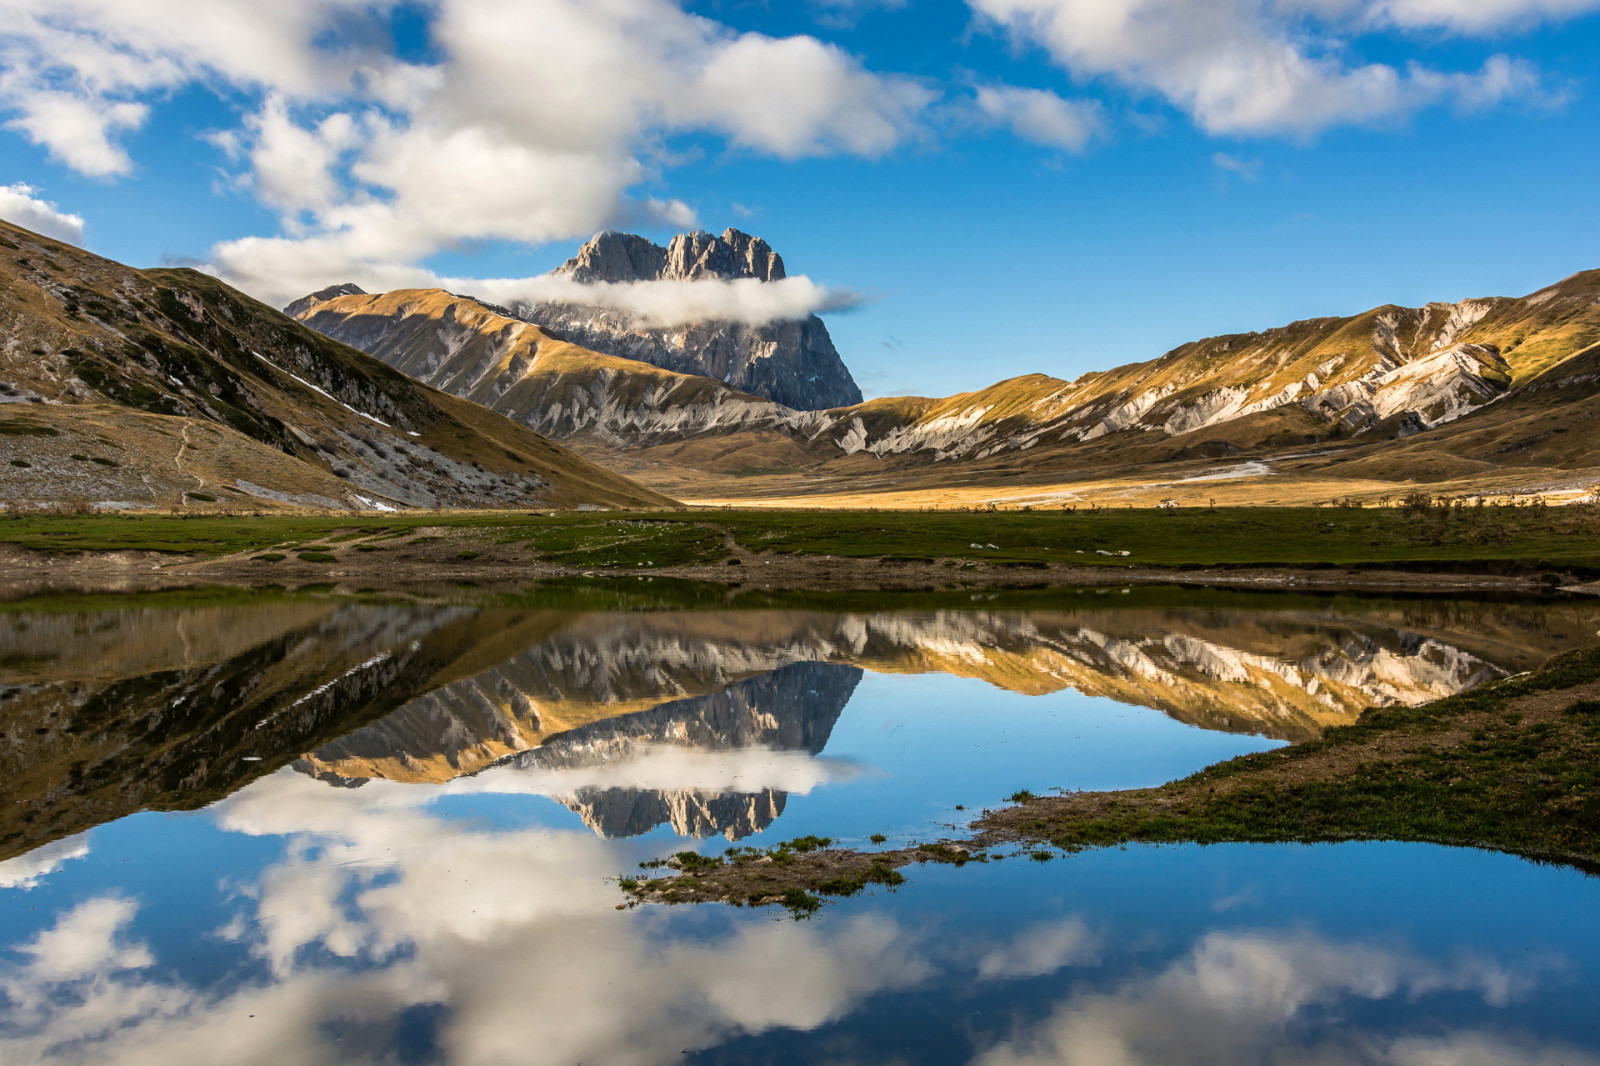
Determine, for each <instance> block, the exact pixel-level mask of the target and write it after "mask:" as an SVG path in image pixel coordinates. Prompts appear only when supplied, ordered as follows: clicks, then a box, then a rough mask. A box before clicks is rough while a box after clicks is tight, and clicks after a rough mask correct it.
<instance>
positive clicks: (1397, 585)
mask: <svg viewBox="0 0 1600 1066" xmlns="http://www.w3.org/2000/svg"><path fill="white" fill-rule="evenodd" d="M473 544H474V547H476V548H478V549H479V550H478V552H477V554H476V556H475V557H474V558H472V559H470V560H464V559H461V558H459V556H460V554H462V551H464V550H469V549H459V548H456V546H455V545H453V544H452V545H450V546H447V547H446V548H444V549H442V550H429V551H421V552H416V553H411V555H410V557H406V558H394V557H392V556H384V557H369V558H363V557H359V556H357V557H352V558H349V559H341V560H339V561H337V562H333V563H320V562H308V561H304V560H301V559H299V558H297V557H295V556H292V555H285V556H284V557H282V558H279V559H276V560H272V561H270V562H261V561H257V560H258V557H259V556H260V555H261V554H262V553H259V552H246V553H238V554H233V555H226V556H222V557H220V558H208V557H203V556H196V555H192V554H180V553H165V552H151V551H82V552H42V551H36V550H31V549H26V548H19V547H17V546H16V545H14V544H5V543H0V600H15V599H21V598H26V597H32V596H47V595H52V594H73V593H107V592H129V593H139V592H157V591H167V590H175V589H185V588H198V587H205V586H232V587H237V588H289V589H294V588H299V587H304V586H311V585H315V586H318V587H319V588H327V587H328V586H329V585H330V584H331V585H333V586H335V587H336V588H343V589H348V590H350V591H362V592H372V593H384V592H395V593H404V592H408V591H412V590H415V589H418V588H426V587H429V586H439V587H448V586H461V585H472V586H478V587H484V588H495V587H506V586H521V585H526V584H529V583H533V582H539V581H559V580H568V579H575V578H586V579H610V580H618V581H632V580H640V579H645V578H652V579H653V578H662V579H670V580H677V581H689V582H697V583H703V584H709V585H721V586H723V587H725V588H727V589H729V590H730V591H731V590H737V589H745V590H752V589H759V590H768V591H814V592H912V591H961V590H966V589H970V590H973V591H983V590H1004V589H1054V588H1059V589H1074V588H1096V589H1114V588H1121V587H1132V586H1150V585H1168V586H1180V587H1190V588H1216V589H1230V590H1250V591H1296V592H1352V593H1411V594H1416V595H1448V594H1461V593H1501V594H1503V593H1512V594H1520V595H1533V594H1548V593H1552V592H1563V593H1578V594H1587V595H1597V594H1600V582H1592V581H1586V580H1584V579H1583V577H1579V576H1575V575H1551V576H1556V577H1557V580H1555V581H1552V580H1551V579H1550V576H1547V575H1550V574H1551V572H1550V571H1533V570H1529V571H1524V572H1515V571H1512V572H1492V571H1489V570H1484V569H1472V568H1468V567H1465V566H1449V565H1445V566H1433V565H1430V566H1427V567H1405V568H1399V567H1386V566H1378V565H1374V566H1370V567H1368V566H1336V565H1331V564H1310V565H1305V564H1293V565H1272V566H1253V565H1239V566H1212V567H1196V566H1170V567H1169V566H1150V565H1098V566H1097V565H1092V564H1091V565H1074V564H1071V563H1050V564H1044V565H1032V566H1015V565H1009V566H1008V565H1006V564H1003V563H1002V564H992V563H985V562H982V561H974V560H971V559H965V558H960V557H955V558H951V559H938V558H935V559H933V560H931V561H922V560H901V559H895V558H893V557H882V556H879V557H867V558H857V557H836V556H815V555H780V554H776V553H770V552H764V553H759V554H758V553H751V552H741V551H737V550H736V551H735V552H733V553H731V555H732V557H734V558H738V559H739V562H738V564H737V565H728V564H726V563H724V564H721V565H697V566H660V567H648V568H646V567H627V568H624V567H572V566H556V565H548V564H540V563H537V562H533V561H530V560H528V559H527V558H526V557H525V556H524V557H521V558H518V557H516V556H515V555H514V554H513V553H511V552H497V551H495V550H493V546H491V545H480V544H478V543H477V542H473ZM1584 576H1587V575H1584Z"/></svg>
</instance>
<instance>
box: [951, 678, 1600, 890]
mask: <svg viewBox="0 0 1600 1066" xmlns="http://www.w3.org/2000/svg"><path fill="white" fill-rule="evenodd" d="M1578 686H1586V687H1584V688H1579V687H1578ZM1596 694H1600V649H1591V650H1585V651H1580V652H1572V653H1568V654H1566V655H1563V656H1558V657H1557V658H1555V659H1553V660H1551V662H1549V663H1548V664H1546V665H1545V666H1544V667H1543V668H1541V669H1540V670H1539V671H1537V672H1536V673H1533V674H1530V675H1526V676H1523V677H1519V678H1514V679H1511V680H1508V681H1503V682H1500V683H1497V684H1493V685H1487V686H1485V687H1483V688H1481V689H1477V690H1475V691H1472V692H1468V693H1464V694H1461V695H1458V696H1452V697H1449V698H1448V699H1443V700H1439V701H1436V702H1434V703H1430V704H1426V705H1424V706H1421V707H1414V708H1407V707H1397V708H1382V709H1378V708H1374V709H1372V710H1369V711H1367V712H1366V713H1365V714H1363V715H1362V716H1361V718H1360V720H1359V721H1357V722H1356V723H1355V724H1354V725H1350V726H1344V727H1339V728H1334V729H1330V730H1328V732H1327V733H1326V734H1325V735H1324V736H1323V737H1322V738H1321V739H1320V740H1316V741H1311V742H1309V743H1305V744H1299V745H1295V746H1293V747H1289V748H1283V749H1279V750H1277V751H1271V752H1263V753H1259V754H1255V755H1248V756H1244V757H1242V758H1238V759H1233V760H1230V761H1228V762H1224V763H1220V764H1218V765H1216V766H1213V767H1210V768H1208V769H1206V770H1203V771H1201V772H1200V773H1198V774H1195V775H1193V776H1191V777H1188V778H1185V779H1183V780H1181V781H1175V782H1172V783H1171V784H1168V785H1164V786H1162V787H1160V788H1155V789H1141V790H1137V791H1132V792H1109V793H1079V794H1072V795H1065V796H1061V797H1052V798H1049V799H1040V800H1035V801H1032V802H1029V803H1025V804H1023V805H1021V806H1020V807H1014V808H1010V809H1007V810H1001V811H994V812H990V813H989V814H988V815H986V817H985V818H984V819H982V820H980V822H979V823H978V828H979V829H980V831H981V832H982V833H987V834H990V835H991V836H996V837H1005V836H1008V835H1009V836H1015V837H1017V838H1019V839H1028V840H1047V841H1049V842H1050V843H1052V844H1054V845H1055V846H1057V847H1060V848H1064V849H1068V850H1071V849H1077V848H1083V847H1096V846H1104V845H1114V844H1123V843H1129V842H1135V841H1142V842H1149V843H1173V842H1197V843H1201V844H1211V843H1221V842H1224V841H1256V842H1277V841H1295V842H1303V843H1311V842H1319V841H1337V840H1404V841H1417V842H1428V843H1435V844H1453V845H1461V846H1467V847H1480V848H1489V849H1492V850H1495V851H1505V852H1511V853H1513V854H1518V855H1524V856H1527V857H1529V858H1534V859H1539V860H1543V861H1551V862H1559V863H1564V864H1568V865H1573V866H1578V867H1581V868H1584V869H1589V870H1600V714H1596V713H1595V709H1596V708H1597V707H1600V704H1597V703H1596V701H1595V699H1594V696H1595V695H1596Z"/></svg>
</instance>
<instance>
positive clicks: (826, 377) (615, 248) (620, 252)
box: [285, 229, 861, 410]
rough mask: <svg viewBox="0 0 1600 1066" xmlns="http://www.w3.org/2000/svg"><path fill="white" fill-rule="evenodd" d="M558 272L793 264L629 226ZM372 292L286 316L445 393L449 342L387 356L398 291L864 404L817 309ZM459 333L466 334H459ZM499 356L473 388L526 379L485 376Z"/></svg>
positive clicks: (596, 346)
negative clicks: (663, 315) (660, 317)
mask: <svg viewBox="0 0 1600 1066" xmlns="http://www.w3.org/2000/svg"><path fill="white" fill-rule="evenodd" d="M551 273H552V275H553V276H555V277H560V278H566V279H570V280H571V281H575V282H578V283H579V284H583V285H607V286H609V285H627V284H631V283H636V282H694V281H706V280H737V279H749V280H753V281H757V282H777V281H782V280H783V279H784V278H785V276H786V275H785V273H784V268H783V259H782V258H781V257H780V256H779V255H778V253H776V252H774V251H773V250H772V249H771V248H770V247H768V246H767V243H766V242H765V241H763V240H761V239H760V238H758V237H751V236H750V235H749V234H745V233H740V232H739V231H738V230H735V229H729V230H727V231H726V232H725V233H723V235H722V236H721V237H713V236H712V235H711V234H709V233H682V234H679V235H678V236H676V237H674V238H673V239H672V241H671V243H670V244H668V245H667V246H666V247H665V248H663V247H661V246H660V245H658V244H654V243H652V242H651V241H648V240H646V239H645V238H643V237H638V236H634V235H633V234H629V233H601V234H599V235H598V236H596V237H594V238H592V239H591V240H590V241H589V242H588V243H587V244H585V245H584V246H583V247H582V248H581V249H579V251H578V254H577V255H576V256H574V257H573V258H571V259H569V260H567V262H566V263H565V264H563V265H562V266H560V267H558V268H556V269H555V270H554V271H552V272H551ZM366 295H367V294H366V293H364V292H362V291H361V289H359V288H357V287H356V286H354V285H336V286H333V287H331V288H328V289H324V290H322V291H321V292H318V293H314V294H312V295H311V296H307V297H305V298H304V299H301V300H296V301H295V302H294V303H292V304H290V305H289V306H288V307H287V308H285V311H286V313H288V314H289V315H290V316H292V317H294V318H296V319H299V320H300V321H303V322H305V323H307V324H308V325H310V326H312V327H313V328H315V329H318V330H320V331H322V332H323V333H326V334H327V335H328V336H330V337H334V338H336V339H339V340H342V341H344V342H346V343H348V344H353V345H355V346H356V347H359V348H361V349H362V350H363V351H367V352H370V353H371V354H374V355H378V356H379V358H382V359H384V360H385V361H386V362H389V363H390V364H391V365H393V366H397V367H399V368H400V369H402V370H405V371H406V372H407V373H409V374H411V375H413V376H414V377H417V378H419V379H421V380H423V381H427V382H429V383H430V384H436V385H439V387H441V388H445V389H451V386H450V385H448V384H445V382H446V381H447V380H450V378H451V377H452V376H453V375H448V374H441V373H438V372H437V371H438V369H439V366H440V365H441V364H446V363H448V364H452V365H459V360H458V359H457V358H456V356H457V354H458V353H457V352H456V351H455V350H453V349H452V348H451V345H450V343H449V342H446V343H445V345H444V346H443V347H438V348H435V349H433V350H431V351H428V352H420V351H418V349H417V346H416V342H415V336H414V335H413V336H412V338H411V340H410V342H409V343H408V344H407V345H406V346H405V347H407V348H408V349H409V352H410V355H411V356H412V358H410V359H403V358H401V357H399V356H398V355H394V356H392V355H391V354H389V353H390V351H391V347H392V346H391V345H390V344H388V343H386V340H385V338H384V336H383V335H382V334H383V323H381V322H378V321H374V316H378V317H380V318H381V317H388V318H391V319H394V321H395V322H396V323H398V321H399V319H398V318H396V317H395V301H394V300H393V299H392V298H393V297H395V296H401V298H402V301H403V302H405V303H406V304H407V306H415V305H417V304H418V303H419V302H420V303H421V304H429V305H437V304H440V303H446V302H452V301H454V302H456V303H458V304H462V305H464V304H476V305H477V306H478V307H479V308H480V309H481V310H483V311H492V312H495V313H496V317H497V318H499V319H504V320H510V321H514V322H520V323H525V324H528V325H532V326H535V327H539V328H540V333H539V336H541V337H543V338H547V339H551V340H556V341H568V342H571V343H572V344H573V345H576V346H578V347H580V348H584V349H587V350H589V351H590V352H593V353H598V354H601V355H608V356H613V357H617V358H621V359H626V360H631V361H633V362H635V363H644V364H647V365H649V366H653V367H658V368H660V369H662V370H666V371H671V372H673V373H677V374H683V375H696V376H699V377H705V378H710V379H712V380H714V381H718V382H721V383H723V384H725V385H727V386H728V387H729V388H731V389H733V390H735V391H737V392H741V393H744V394H748V395H752V396H757V397H762V398H764V399H768V400H772V401H775V402H776V403H779V404H782V405H784V406H786V407H789V408H794V409H797V410H813V409H820V408H827V407H838V406H842V405H848V404H854V403H860V402H861V390H860V389H859V388H857V387H856V383H855V380H854V379H853V378H851V376H850V371H849V369H848V368H847V367H846V366H845V365H844V361H843V360H842V359H840V358H839V353H838V351H837V350H835V349H834V347H833V341H832V340H831V339H830V338H829V336H828V328H827V327H826V326H825V325H823V324H822V320H821V319H820V318H818V317H817V316H816V315H808V316H807V317H805V318H803V319H799V320H796V321H781V322H773V323H769V324H767V325H759V326H756V325H749V324H747V323H744V322H737V321H729V320H704V321H695V322H688V323H679V324H673V325H670V326H653V325H650V324H648V323H647V322H646V321H645V320H643V319H641V318H640V317H639V316H637V315H635V314H633V313H630V312H627V311H622V310H616V309H607V308H604V307H600V306H593V305H582V304H572V303H541V304H519V305H517V306H516V307H515V308H514V309H509V310H508V309H506V308H500V307H492V306H490V305H484V304H479V303H478V302H477V301H473V300H462V299H459V298H454V297H451V296H450V295H449V294H447V293H444V292H441V291H434V292H431V293H422V292H415V291H408V292H406V293H404V294H397V293H390V294H387V295H388V297H389V298H387V299H386V298H383V297H380V298H377V299H376V300H368V299H363V297H366ZM375 305H376V306H375ZM379 307H382V310H379ZM418 310H421V309H420V307H419V308H418ZM421 313H423V314H428V312H427V311H421ZM488 328H489V329H490V330H491V331H492V332H493V333H494V334H495V335H496V337H497V338H498V339H500V340H502V341H503V340H504V339H505V335H506V334H508V333H509V334H511V335H512V336H518V335H520V333H521V331H517V330H511V329H508V328H507V326H506V325H505V324H504V323H502V322H495V323H493V324H490V325H489V327H488ZM451 336H452V337H464V336H466V334H465V333H463V332H461V331H456V332H453V333H452V334H451ZM496 362H497V360H496V359H493V358H491V360H490V361H489V364H488V365H487V366H485V367H481V368H479V372H478V373H477V374H476V375H475V376H474V378H473V381H474V384H475V385H479V384H482V385H485V386H486V387H488V388H490V389H491V390H495V391H505V390H507V389H509V388H511V387H512V385H513V384H514V381H515V380H517V379H516V378H514V379H513V380H511V381H500V382H496V381H486V380H485V379H484V376H483V375H484V373H485V372H491V370H492V372H493V373H496V374H501V373H505V372H506V369H507V368H504V367H496V366H495V364H496ZM513 373H514V370H513ZM452 391H453V390H452Z"/></svg>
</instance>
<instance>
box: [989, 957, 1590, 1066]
mask: <svg viewBox="0 0 1600 1066" xmlns="http://www.w3.org/2000/svg"><path fill="white" fill-rule="evenodd" d="M1532 989H1533V977H1532V976H1531V974H1530V973H1528V972H1526V971H1524V972H1516V971H1513V970H1510V969H1508V968H1506V967H1503V966H1500V965H1499V964H1496V963H1492V962H1487V961H1484V960H1481V959H1473V958H1461V959H1458V960H1456V961H1455V962H1454V963H1453V964H1451V965H1440V964H1438V963H1435V962H1431V961H1428V960H1425V959H1419V958H1415V957H1412V956H1409V955H1406V954H1402V953H1400V952H1395V951H1388V950H1385V949H1382V948H1379V947H1375V946H1372V945H1361V944H1337V943H1332V942H1330V941H1327V940H1324V939H1322V938H1320V937H1317V936H1313V935H1310V934H1290V935H1276V934H1269V933H1249V934H1242V933H1213V934H1210V935H1209V936H1207V937H1205V938H1204V939H1203V940H1201V941H1200V943H1199V944H1198V945H1196V946H1195V948H1194V950H1193V951H1191V952H1190V953H1189V955H1188V956H1187V957H1185V958H1183V959H1180V960H1178V961H1177V962H1175V963H1174V964H1173V965H1171V966H1170V967H1169V968H1168V969H1166V970H1165V971H1163V972H1162V973H1160V974H1157V975H1156V976H1154V977H1151V978H1148V979H1145V980H1140V981H1136V982H1132V983H1129V984H1127V985H1125V986H1124V987H1122V988H1121V989H1120V990H1118V991H1115V992H1109V993H1094V994H1087V995H1077V996H1074V997H1072V998H1070V999H1068V1000H1066V1001H1064V1002H1063V1003H1061V1004H1060V1005H1059V1006H1058V1007H1057V1008H1056V1010H1055V1012H1054V1013H1053V1014H1052V1015H1051V1016H1050V1017H1049V1018H1047V1019H1046V1020H1045V1021H1043V1022H1042V1023H1040V1024H1038V1025H1037V1026H1036V1027H1034V1028H1032V1029H1030V1030H1028V1031H1024V1032H1019V1033H1018V1034H1016V1035H1014V1036H1013V1037H1012V1038H1011V1039H1009V1040H1007V1041H1005V1042H1003V1043H1000V1044H998V1045H996V1046H995V1047H992V1048H990V1049H989V1050H988V1051H986V1052H985V1053H983V1054H982V1055H979V1056H978V1058H977V1059H976V1062H975V1066H1046V1064H1061V1066H1144V1064H1149V1066H1156V1064H1161V1066H1181V1064H1184V1063H1195V1064H1199V1063H1208V1064H1209V1063H1217V1062H1260V1063H1270V1064H1288V1063H1317V1064H1322V1066H1344V1064H1351V1066H1353V1064H1356V1063H1388V1064H1393V1066H1469V1064H1476V1063H1485V1064H1487V1063H1490V1062H1494V1063H1501V1064H1530V1066H1531V1064H1544V1063H1552V1064H1553V1063H1555V1062H1557V1061H1561V1062H1566V1063H1569V1064H1572V1066H1594V1064H1600V1059H1594V1058H1591V1057H1589V1056H1587V1055H1584V1054H1582V1053H1574V1052H1571V1051H1569V1050H1566V1049H1545V1048H1540V1047H1537V1046H1532V1045H1529V1046H1518V1045H1515V1044H1512V1043H1508V1042H1506V1041H1504V1040H1503V1039H1501V1038H1499V1037H1495V1036H1493V1035H1489V1034H1484V1033H1471V1032H1463V1033H1457V1034H1452V1035H1449V1036H1443V1037H1434V1036H1429V1037H1405V1038H1400V1039H1380V1038H1377V1037H1374V1036H1369V1035H1365V1034H1360V1033H1356V1032H1353V1031H1351V1030H1350V1029H1348V1028H1347V1027H1344V1026H1340V1027H1339V1029H1338V1031H1337V1032H1335V1033H1333V1034H1332V1035H1329V1036H1327V1037H1326V1038H1325V1039H1322V1040H1320V1041H1318V1040H1317V1039H1316V1038H1315V1037H1311V1038H1307V1037H1306V1036H1305V1034H1306V1033H1307V1032H1308V1031H1311V1032H1315V1026H1314V1022H1315V1020H1316V1019H1315V1018H1314V1017H1313V1016H1312V1014H1313V1012H1314V1011H1317V1010H1319V1009H1320V1010H1329V1011H1332V1010H1337V1008H1338V1005H1339V1004H1340V1002H1341V1001H1345V1000H1349V999H1366V1000H1387V999H1393V998H1396V997H1404V998H1405V999H1407V1000H1414V999H1417V998H1420V997H1422V996H1426V995H1429V994H1433V993H1440V992H1465V993H1473V994H1476V995H1478V996H1479V997H1481V998H1482V999H1483V1001H1484V1002H1485V1003H1486V1004H1488V1005H1490V1006H1495V1007H1498V1006H1504V1005H1506V1004H1507V1003H1509V1002H1510V1001H1512V1000H1513V999H1517V998H1521V997H1524V996H1526V995H1528V994H1529V993H1531V991H1532Z"/></svg>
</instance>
